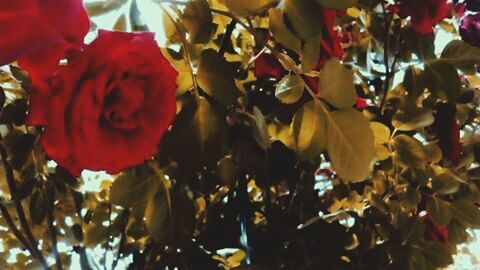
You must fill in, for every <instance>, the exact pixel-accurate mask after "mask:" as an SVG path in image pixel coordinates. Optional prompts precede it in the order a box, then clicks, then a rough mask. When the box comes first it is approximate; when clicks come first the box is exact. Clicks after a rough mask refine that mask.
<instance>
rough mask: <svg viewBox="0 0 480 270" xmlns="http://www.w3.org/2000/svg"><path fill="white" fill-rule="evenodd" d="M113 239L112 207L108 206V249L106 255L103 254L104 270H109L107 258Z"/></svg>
mask: <svg viewBox="0 0 480 270" xmlns="http://www.w3.org/2000/svg"><path fill="white" fill-rule="evenodd" d="M111 239H112V205H111V204H109V205H108V235H107V248H105V253H104V254H103V269H105V270H107V257H108V250H109V249H111V248H110V240H111Z"/></svg>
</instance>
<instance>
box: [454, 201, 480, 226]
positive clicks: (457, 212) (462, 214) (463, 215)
mask: <svg viewBox="0 0 480 270" xmlns="http://www.w3.org/2000/svg"><path fill="white" fill-rule="evenodd" d="M450 207H451V209H452V214H453V217H454V218H455V219H456V220H458V221H459V222H460V223H462V224H463V225H464V226H466V227H475V228H478V227H480V209H478V206H476V205H475V202H473V201H469V200H458V201H454V202H452V203H451V205H450Z"/></svg>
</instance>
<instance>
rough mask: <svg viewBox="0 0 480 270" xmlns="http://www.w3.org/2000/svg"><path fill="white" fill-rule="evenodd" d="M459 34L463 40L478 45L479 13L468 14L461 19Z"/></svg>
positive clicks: (479, 36) (479, 32)
mask: <svg viewBox="0 0 480 270" xmlns="http://www.w3.org/2000/svg"><path fill="white" fill-rule="evenodd" d="M460 36H462V39H463V41H465V42H468V43H470V44H472V45H473V46H477V47H480V13H475V14H469V15H467V16H465V17H463V19H462V24H461V25H460Z"/></svg>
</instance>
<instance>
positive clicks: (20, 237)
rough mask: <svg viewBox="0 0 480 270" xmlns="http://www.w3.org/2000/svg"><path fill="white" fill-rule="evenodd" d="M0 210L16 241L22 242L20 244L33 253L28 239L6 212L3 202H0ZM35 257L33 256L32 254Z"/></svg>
mask: <svg viewBox="0 0 480 270" xmlns="http://www.w3.org/2000/svg"><path fill="white" fill-rule="evenodd" d="M0 212H1V213H2V216H3V218H5V221H6V222H7V225H8V227H9V228H10V230H12V232H13V234H14V235H15V237H17V239H18V241H20V243H22V245H23V246H24V247H25V248H26V249H27V250H28V251H29V252H30V253H31V254H32V255H34V252H33V249H32V246H31V245H30V243H29V242H28V240H27V239H26V238H25V236H23V234H22V233H21V232H20V231H19V230H18V228H17V226H16V225H15V223H14V221H13V219H12V217H11V216H10V213H9V212H8V209H7V207H5V205H3V202H0ZM34 257H35V256H34Z"/></svg>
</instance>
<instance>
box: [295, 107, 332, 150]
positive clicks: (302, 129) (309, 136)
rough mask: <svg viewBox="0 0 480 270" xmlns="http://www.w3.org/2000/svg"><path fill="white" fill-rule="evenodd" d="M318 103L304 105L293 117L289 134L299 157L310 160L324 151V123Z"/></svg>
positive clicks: (323, 116) (322, 113)
mask: <svg viewBox="0 0 480 270" xmlns="http://www.w3.org/2000/svg"><path fill="white" fill-rule="evenodd" d="M320 106H322V105H321V104H320V101H310V102H308V103H305V105H303V107H302V108H300V110H298V111H297V113H296V114H295V116H294V117H293V121H292V125H291V132H292V134H293V138H294V141H295V145H296V148H297V152H298V154H299V155H300V157H302V158H305V159H310V158H313V157H315V156H318V155H320V153H321V152H322V151H323V150H324V149H325V147H326V145H327V143H326V122H325V114H324V112H323V111H322V108H321V107H320Z"/></svg>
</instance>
